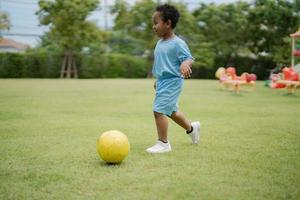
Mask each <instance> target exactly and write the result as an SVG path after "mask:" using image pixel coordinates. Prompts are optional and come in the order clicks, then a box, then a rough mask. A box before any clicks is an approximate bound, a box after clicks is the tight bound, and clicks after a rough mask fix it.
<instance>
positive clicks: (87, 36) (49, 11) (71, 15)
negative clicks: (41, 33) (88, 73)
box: [37, 0, 103, 78]
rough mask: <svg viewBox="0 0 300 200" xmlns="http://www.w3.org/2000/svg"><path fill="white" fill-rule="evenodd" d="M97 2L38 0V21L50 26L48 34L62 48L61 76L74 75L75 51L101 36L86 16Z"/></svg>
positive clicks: (91, 0) (98, 40) (99, 40)
mask: <svg viewBox="0 0 300 200" xmlns="http://www.w3.org/2000/svg"><path fill="white" fill-rule="evenodd" d="M98 3H99V1H98V0H84V1H81V0H55V1H47V0H39V6H40V10H39V11H38V12H37V15H38V16H39V19H40V23H41V24H42V25H48V26H49V27H50V31H49V32H48V33H47V36H48V37H49V39H50V41H51V42H53V43H54V44H56V45H58V46H59V47H60V48H62V49H63V50H64V52H65V55H64V61H63V64H62V68H61V75H60V77H61V78H63V77H67V78H71V77H75V78H77V77H78V73H77V67H76V63H75V52H77V51H80V50H82V48H83V47H87V46H89V44H90V43H95V42H96V43H97V42H98V43H100V42H101V41H102V39H103V33H102V32H101V31H100V30H99V29H98V28H97V26H96V25H95V24H94V23H92V22H89V21H87V20H86V18H87V17H88V15H89V14H90V12H92V11H93V10H95V9H96V8H97V6H98Z"/></svg>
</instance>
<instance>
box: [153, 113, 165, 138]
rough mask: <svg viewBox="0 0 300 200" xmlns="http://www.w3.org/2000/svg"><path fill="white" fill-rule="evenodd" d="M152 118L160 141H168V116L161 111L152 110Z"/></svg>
mask: <svg viewBox="0 0 300 200" xmlns="http://www.w3.org/2000/svg"><path fill="white" fill-rule="evenodd" d="M154 119H155V124H156V129H157V135H158V139H159V140H160V141H162V142H167V141H168V117H167V116H166V115H164V114H162V113H158V112H154Z"/></svg>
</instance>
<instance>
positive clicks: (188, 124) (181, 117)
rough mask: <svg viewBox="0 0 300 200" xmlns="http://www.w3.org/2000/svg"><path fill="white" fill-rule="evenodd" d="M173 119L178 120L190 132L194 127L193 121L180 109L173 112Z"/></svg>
mask: <svg viewBox="0 0 300 200" xmlns="http://www.w3.org/2000/svg"><path fill="white" fill-rule="evenodd" d="M171 119H172V120H173V121H174V122H176V123H177V124H178V125H179V126H181V127H182V128H184V129H185V130H186V131H187V132H190V131H191V129H192V125H191V122H190V121H189V120H188V119H187V118H186V117H185V116H184V114H183V113H182V112H180V111H176V112H173V113H172V115H171Z"/></svg>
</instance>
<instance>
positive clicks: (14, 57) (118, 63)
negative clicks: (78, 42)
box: [0, 53, 149, 78]
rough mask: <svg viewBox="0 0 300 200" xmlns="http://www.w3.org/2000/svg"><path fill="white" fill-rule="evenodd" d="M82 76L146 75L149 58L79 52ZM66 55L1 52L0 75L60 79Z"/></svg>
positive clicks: (78, 61)
mask: <svg viewBox="0 0 300 200" xmlns="http://www.w3.org/2000/svg"><path fill="white" fill-rule="evenodd" d="M75 59H76V63H77V67H78V72H79V78H116V77H123V78H145V77H146V76H147V70H148V69H149V64H148V62H147V59H144V58H140V57H135V56H131V55H126V54H105V55H88V54H77V55H76V57H75ZM62 62H63V56H62V55H58V54H49V53H0V78H58V77H59V73H60V69H61V64H62Z"/></svg>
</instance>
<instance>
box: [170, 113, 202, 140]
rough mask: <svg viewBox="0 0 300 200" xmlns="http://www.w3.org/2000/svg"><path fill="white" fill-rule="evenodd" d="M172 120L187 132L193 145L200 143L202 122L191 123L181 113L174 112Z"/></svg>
mask: <svg viewBox="0 0 300 200" xmlns="http://www.w3.org/2000/svg"><path fill="white" fill-rule="evenodd" d="M171 119H172V120H173V121H174V122H176V123H177V124H178V125H180V126H181V127H182V128H184V129H185V130H186V133H187V134H188V135H189V136H190V137H191V139H192V143H193V144H198V143H199V141H200V122H198V121H196V122H190V121H189V120H188V119H187V118H186V117H185V116H184V114H183V113H182V112H180V111H176V112H173V113H172V115H171Z"/></svg>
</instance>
